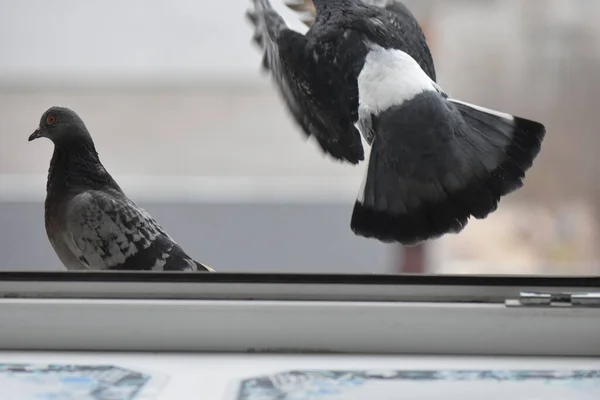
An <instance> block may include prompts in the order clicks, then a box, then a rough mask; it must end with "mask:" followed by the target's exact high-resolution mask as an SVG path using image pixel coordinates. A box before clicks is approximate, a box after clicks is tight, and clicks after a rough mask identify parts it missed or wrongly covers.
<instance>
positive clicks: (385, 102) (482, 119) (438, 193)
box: [248, 0, 545, 245]
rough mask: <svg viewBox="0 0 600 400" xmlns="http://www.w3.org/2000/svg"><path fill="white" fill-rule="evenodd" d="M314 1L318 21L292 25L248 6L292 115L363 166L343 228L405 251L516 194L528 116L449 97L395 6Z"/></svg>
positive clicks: (532, 131) (531, 147) (537, 137)
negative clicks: (348, 222) (366, 150)
mask: <svg viewBox="0 0 600 400" xmlns="http://www.w3.org/2000/svg"><path fill="white" fill-rule="evenodd" d="M379 3H381V4H380V5H379V6H375V5H371V4H367V2H363V1H360V0H314V4H315V7H316V19H315V21H314V24H312V26H311V28H310V29H309V30H308V31H307V32H306V33H305V34H302V33H300V32H296V31H294V30H291V29H289V28H288V26H287V25H286V23H285V21H284V20H283V18H281V16H280V15H279V14H278V13H277V12H276V11H275V9H274V8H273V7H272V6H271V4H270V2H269V1H268V0H254V10H253V11H252V12H250V13H249V14H248V15H249V18H250V20H251V21H252V23H253V24H254V26H255V29H256V33H255V42H256V43H257V44H259V45H260V46H261V47H262V48H263V50H264V52H265V58H264V61H263V66H264V67H265V68H266V69H268V70H269V71H270V72H271V73H272V75H273V77H274V79H275V81H276V83H277V86H278V88H279V90H280V93H281V94H282V95H283V98H284V100H285V102H286V104H287V106H288V109H289V110H290V111H291V113H292V115H293V116H294V117H295V120H296V121H297V122H298V123H299V125H300V127H301V128H302V130H303V131H304V132H305V133H306V134H307V135H309V136H314V137H315V138H316V140H317V141H318V142H319V144H320V146H321V148H322V149H323V151H325V152H326V153H328V154H330V155H331V156H333V157H334V158H336V159H339V160H342V161H347V162H350V163H352V164H356V163H358V162H360V161H361V160H363V159H364V150H363V147H362V143H361V139H360V135H362V136H363V137H364V139H365V140H366V142H367V143H368V144H369V145H370V146H371V152H370V159H369V166H368V168H367V171H366V174H365V181H364V184H363V187H362V188H361V189H360V192H359V195H358V198H357V201H356V204H355V208H354V212H353V215H352V222H351V227H352V229H353V231H354V232H355V233H356V234H358V235H361V236H365V237H373V238H377V239H379V240H381V241H384V242H400V243H403V244H406V245H413V244H417V243H419V242H422V241H424V240H428V239H434V238H437V237H439V236H441V235H443V234H446V233H458V232H460V231H461V230H462V229H464V227H465V226H466V224H467V222H468V219H469V218H470V217H471V216H473V217H475V218H485V217H487V215H489V213H491V212H493V211H495V210H496V208H497V206H498V202H499V201H500V198H501V197H502V196H505V195H506V194H508V193H511V192H512V191H514V190H516V189H518V188H520V187H521V186H522V184H523V182H522V180H523V178H524V177H525V172H526V171H527V170H528V169H529V168H530V167H531V165H532V163H533V160H534V159H535V157H536V156H537V155H538V153H539V151H540V146H541V142H542V140H543V138H544V135H545V127H544V126H543V125H542V124H540V123H537V122H535V121H531V120H527V119H523V118H519V117H514V116H512V115H509V114H506V113H501V112H497V111H494V110H489V109H486V108H483V107H479V106H475V105H471V104H468V103H464V102H461V101H458V100H454V99H451V98H450V97H449V96H448V94H446V93H445V92H444V91H443V90H442V89H441V88H440V86H439V85H438V84H437V82H436V73H435V67H434V63H433V59H432V56H431V52H430V50H429V46H428V45H427V41H426V39H425V35H424V33H423V31H422V29H421V27H420V26H419V23H418V22H417V20H416V19H415V17H414V16H413V15H412V13H411V12H410V11H409V10H408V9H407V8H406V7H405V6H404V5H403V4H402V3H400V2H399V1H392V0H388V1H384V2H379Z"/></svg>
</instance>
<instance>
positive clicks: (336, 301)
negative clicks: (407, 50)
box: [0, 272, 600, 356]
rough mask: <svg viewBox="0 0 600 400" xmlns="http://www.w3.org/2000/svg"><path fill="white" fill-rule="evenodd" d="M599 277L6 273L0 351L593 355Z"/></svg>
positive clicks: (599, 347) (0, 290) (598, 329)
mask: <svg viewBox="0 0 600 400" xmlns="http://www.w3.org/2000/svg"><path fill="white" fill-rule="evenodd" d="M599 287H600V279H599V278H559V277H556V278H533V277H473V276H461V277H459V276H454V277H452V276H444V277H441V276H375V275H368V276H352V275H339V276H335V275H288V274H281V275H266V274H219V273H215V274H187V273H160V274H157V273H103V272H97V273H95V272H91V273H88V272H85V273H73V272H57V273H28V272H17V273H1V274H0V321H2V323H1V324H0V350H62V351H66V350H82V351H85V350H104V351H211V352H282V353H286V352H294V353H297V352H301V353H315V352H316V353H354V354H357V353H358V354H361V353H370V354H430V355H431V354H437V355H457V354H461V355H512V356H600V308H593V307H586V308H579V307H542V308H537V307H533V308H530V307H509V306H507V305H506V301H507V300H510V299H515V298H518V296H519V294H520V293H521V292H549V293H565V292H600V290H599V289H598V288H599Z"/></svg>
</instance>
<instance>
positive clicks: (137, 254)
mask: <svg viewBox="0 0 600 400" xmlns="http://www.w3.org/2000/svg"><path fill="white" fill-rule="evenodd" d="M63 235H64V240H65V242H66V243H67V245H68V246H69V249H70V250H71V251H72V252H73V254H75V256H77V257H78V258H79V260H80V261H81V262H82V263H83V264H85V265H86V266H88V267H89V268H90V269H99V270H104V269H113V270H154V271H163V270H164V271H166V270H172V271H175V270H179V271H197V270H205V269H206V268H205V267H204V266H202V265H201V264H199V263H196V262H195V261H194V260H192V259H191V258H190V257H188V256H187V255H186V254H185V253H184V252H183V250H182V249H181V247H179V245H178V244H177V243H175V242H174V241H173V239H172V238H171V237H170V236H169V235H168V234H167V233H166V232H165V231H164V230H163V229H162V228H161V227H160V225H158V223H157V222H156V221H155V220H154V219H153V218H152V216H150V214H148V213H147V212H146V211H145V210H143V209H142V208H140V207H138V206H137V205H136V204H135V203H134V202H132V201H131V200H129V199H127V198H126V197H124V196H122V195H119V194H116V193H107V192H101V191H87V192H84V193H82V194H79V195H77V196H75V197H74V198H73V199H72V200H71V201H70V202H69V205H68V208H67V230H66V232H64V233H63Z"/></svg>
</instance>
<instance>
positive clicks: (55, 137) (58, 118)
mask: <svg viewBox="0 0 600 400" xmlns="http://www.w3.org/2000/svg"><path fill="white" fill-rule="evenodd" d="M41 137H45V138H47V139H50V140H52V142H54V144H55V145H60V144H63V143H67V142H71V141H77V140H78V139H84V140H86V141H87V140H90V139H91V138H90V135H89V132H88V130H87V128H86V126H85V124H84V123H83V120H82V119H81V118H80V117H79V115H77V113H76V112H75V111H73V110H71V109H68V108H66V107H50V108H49V109H48V110H47V111H46V112H45V113H44V114H43V115H42V117H41V118H40V125H39V127H38V128H37V129H36V130H35V131H34V132H33V133H32V134H31V135H30V136H29V141H30V142H31V141H32V140H35V139H39V138H41Z"/></svg>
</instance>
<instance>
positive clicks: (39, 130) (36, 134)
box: [29, 128, 42, 142]
mask: <svg viewBox="0 0 600 400" xmlns="http://www.w3.org/2000/svg"><path fill="white" fill-rule="evenodd" d="M41 137H42V128H37V129H36V130H35V131H33V133H32V134H31V135H29V141H30V142H31V141H32V140H35V139H38V138H41Z"/></svg>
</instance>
